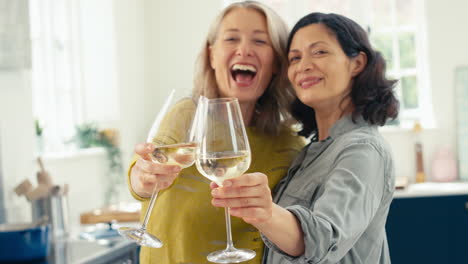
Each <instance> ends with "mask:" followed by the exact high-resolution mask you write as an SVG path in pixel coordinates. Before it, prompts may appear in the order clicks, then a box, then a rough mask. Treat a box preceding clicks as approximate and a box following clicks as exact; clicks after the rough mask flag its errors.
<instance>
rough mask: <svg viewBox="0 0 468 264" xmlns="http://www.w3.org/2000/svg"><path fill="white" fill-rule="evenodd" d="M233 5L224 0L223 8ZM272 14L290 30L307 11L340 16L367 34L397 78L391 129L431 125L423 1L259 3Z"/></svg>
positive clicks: (276, 0) (266, 0)
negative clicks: (396, 106) (395, 110)
mask: <svg viewBox="0 0 468 264" xmlns="http://www.w3.org/2000/svg"><path fill="white" fill-rule="evenodd" d="M232 2H235V1H229V0H225V1H224V3H225V5H228V4H230V3H232ZM260 2H263V3H265V4H267V5H268V6H270V7H271V8H272V9H274V10H275V11H277V13H278V14H280V16H282V17H283V18H284V20H285V21H286V23H287V24H288V25H289V27H290V28H292V26H293V25H294V23H295V22H297V20H299V19H300V18H301V17H303V16H304V15H306V14H309V13H310V12H324V13H330V12H333V13H338V14H342V15H345V16H347V17H349V18H351V19H353V20H355V21H356V22H358V23H359V24H360V25H361V26H362V27H363V28H365V29H367V30H368V31H369V36H370V40H371V42H372V44H373V45H374V47H375V48H376V49H377V50H379V51H380V52H381V53H382V55H383V56H384V58H385V60H386V62H387V73H388V76H389V77H390V78H394V79H398V80H399V82H398V85H397V88H396V91H397V95H398V97H399V99H400V115H399V118H398V120H396V122H392V123H391V124H392V125H399V126H400V127H404V128H411V127H412V126H413V124H414V122H415V121H420V122H422V124H423V126H424V127H432V126H433V114H432V106H431V91H430V85H429V78H428V77H429V76H428V61H427V59H426V58H427V55H426V54H427V47H426V46H425V43H427V42H426V41H425V38H426V35H425V32H426V29H425V15H424V10H425V9H424V1H423V0H297V1H287V0H260Z"/></svg>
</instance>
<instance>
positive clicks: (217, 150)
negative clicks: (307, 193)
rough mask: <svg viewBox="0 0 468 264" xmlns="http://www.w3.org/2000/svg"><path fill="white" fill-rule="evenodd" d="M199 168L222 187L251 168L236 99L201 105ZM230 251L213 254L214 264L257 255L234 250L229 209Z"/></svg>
mask: <svg viewBox="0 0 468 264" xmlns="http://www.w3.org/2000/svg"><path fill="white" fill-rule="evenodd" d="M199 110H200V115H199V118H200V120H199V121H200V122H199V123H198V125H197V141H198V143H199V148H197V151H196V152H197V155H196V166H197V169H198V171H199V172H200V173H201V174H202V175H203V176H205V177H206V178H208V179H210V180H211V181H214V182H215V183H216V184H217V185H219V186H222V185H223V181H224V180H227V179H231V178H235V177H238V176H240V175H242V174H244V173H245V172H246V171H247V169H248V168H249V166H250V159H251V158H250V146H249V141H248V138H247V133H246V131H245V127H244V122H243V119H242V113H241V110H240V107H239V102H238V100H237V99H236V98H216V99H205V100H203V103H201V104H199ZM225 218H226V234H227V245H226V249H224V250H220V251H215V252H213V253H210V254H209V255H208V257H207V259H208V260H209V261H211V262H214V263H239V262H243V261H247V260H250V259H252V258H254V257H255V255H256V253H255V251H253V250H250V249H237V248H235V247H234V244H233V241H232V233H231V218H230V215H229V208H226V209H225Z"/></svg>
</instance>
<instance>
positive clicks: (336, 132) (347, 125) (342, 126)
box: [329, 114, 368, 139]
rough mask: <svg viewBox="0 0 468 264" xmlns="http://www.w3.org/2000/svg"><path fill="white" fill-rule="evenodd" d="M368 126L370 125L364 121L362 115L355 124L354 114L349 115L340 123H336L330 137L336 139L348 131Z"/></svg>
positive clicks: (341, 119)
mask: <svg viewBox="0 0 468 264" xmlns="http://www.w3.org/2000/svg"><path fill="white" fill-rule="evenodd" d="M366 125H368V124H367V122H366V121H365V120H364V118H363V117H362V115H359V116H357V117H356V118H355V120H354V122H353V117H352V114H347V115H345V116H343V117H341V118H340V119H339V120H338V121H336V123H335V124H334V125H333V126H332V128H331V129H330V133H329V135H330V137H331V138H332V139H335V138H337V137H339V136H341V135H343V134H344V133H346V132H348V131H351V130H354V129H357V128H360V127H362V126H366Z"/></svg>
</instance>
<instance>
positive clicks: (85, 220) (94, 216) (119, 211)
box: [80, 203, 140, 224]
mask: <svg viewBox="0 0 468 264" xmlns="http://www.w3.org/2000/svg"><path fill="white" fill-rule="evenodd" d="M112 221H117V222H139V221H140V206H139V203H138V205H137V204H124V205H122V204H120V205H111V206H108V207H104V208H99V209H95V210H92V211H89V212H84V213H82V214H80V223H81V224H97V223H109V222H112Z"/></svg>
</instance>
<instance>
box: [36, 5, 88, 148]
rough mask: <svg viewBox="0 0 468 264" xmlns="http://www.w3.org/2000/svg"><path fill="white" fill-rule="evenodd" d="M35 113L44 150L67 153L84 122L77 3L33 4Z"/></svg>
mask: <svg viewBox="0 0 468 264" xmlns="http://www.w3.org/2000/svg"><path fill="white" fill-rule="evenodd" d="M29 3H30V27H31V46H32V90H33V112H34V115H35V118H36V119H37V120H38V121H39V124H40V126H42V127H43V128H44V133H43V138H44V141H45V143H46V144H45V146H44V147H45V149H44V151H63V150H64V149H65V148H66V145H65V144H64V142H65V141H66V140H69V139H70V138H71V137H72V136H73V133H74V126H75V124H78V123H80V122H81V121H82V116H81V115H80V114H81V111H80V107H81V105H82V102H81V101H80V98H81V96H80V92H81V91H80V80H81V78H80V69H81V67H80V59H79V56H78V52H79V46H78V35H77V33H78V28H77V26H78V21H77V14H76V13H74V11H76V10H77V9H76V8H75V7H74V6H73V3H74V1H70V0H67V1H54V0H43V1H30V2H29Z"/></svg>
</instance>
